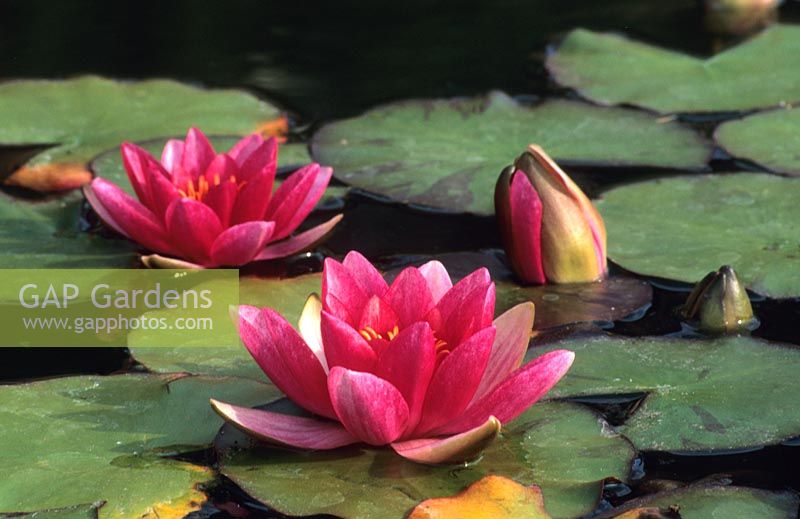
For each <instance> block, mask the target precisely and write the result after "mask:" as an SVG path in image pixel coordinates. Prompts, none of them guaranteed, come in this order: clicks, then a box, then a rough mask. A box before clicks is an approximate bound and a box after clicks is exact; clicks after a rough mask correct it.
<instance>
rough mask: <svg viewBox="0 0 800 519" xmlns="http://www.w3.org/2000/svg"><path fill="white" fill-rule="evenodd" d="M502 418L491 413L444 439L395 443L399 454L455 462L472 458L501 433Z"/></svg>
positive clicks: (436, 462)
mask: <svg viewBox="0 0 800 519" xmlns="http://www.w3.org/2000/svg"><path fill="white" fill-rule="evenodd" d="M500 429H501V424H500V420H498V419H497V418H495V417H494V416H490V417H489V419H488V420H486V422H484V423H483V424H481V425H479V426H477V427H475V428H474V429H470V430H468V431H464V432H463V433H460V434H456V435H453V436H446V437H444V438H418V439H414V440H406V441H402V442H394V443H392V448H393V449H394V450H395V452H396V453H397V454H399V455H400V456H403V457H404V458H406V459H409V460H411V461H415V462H417V463H424V464H426V465H443V464H455V463H464V462H467V461H472V460H474V459H475V458H476V457H478V455H479V454H480V453H481V452H482V451H483V450H484V449H486V447H488V446H489V445H490V444H491V443H492V442H493V441H494V439H495V438H497V435H498V434H500Z"/></svg>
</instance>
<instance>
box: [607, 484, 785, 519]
mask: <svg viewBox="0 0 800 519" xmlns="http://www.w3.org/2000/svg"><path fill="white" fill-rule="evenodd" d="M799 504H800V499H798V496H797V494H796V493H795V492H791V491H785V492H770V491H766V490H759V489H755V488H745V487H736V486H721V485H710V484H705V485H703V484H697V485H691V486H688V487H684V488H679V489H677V490H672V491H668V492H660V493H658V494H654V495H651V496H645V497H642V498H639V499H635V500H633V501H631V502H629V503H626V505H625V506H624V507H620V509H614V510H611V511H610V512H609V513H608V514H602V515H601V516H599V517H598V519H606V518H611V517H616V518H623V517H624V518H626V519H628V518H630V519H635V518H639V519H651V518H653V516H652V515H636V514H635V512H636V509H635V507H640V506H646V507H660V508H662V509H668V508H672V509H674V510H677V512H676V513H675V514H673V515H672V516H671V517H678V518H679V519H706V518H708V517H743V518H744V517H753V518H755V517H758V518H759V519H794V518H795V517H797V507H798V505H799ZM622 510H629V511H627V512H623V513H622V515H617V513H618V512H621V511H622ZM639 510H641V509H639ZM629 514H630V515H629ZM663 517H670V516H669V515H664V516H663Z"/></svg>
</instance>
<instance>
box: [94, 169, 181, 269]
mask: <svg viewBox="0 0 800 519" xmlns="http://www.w3.org/2000/svg"><path fill="white" fill-rule="evenodd" d="M83 192H84V195H85V196H86V200H88V201H89V204H91V206H92V209H94V211H95V212H96V213H97V215H98V216H99V217H100V219H101V220H103V221H104V222H105V223H106V224H107V225H109V226H110V227H111V228H113V229H114V230H116V231H117V232H119V233H120V234H122V235H123V236H126V237H128V238H130V239H131V240H133V241H135V242H136V243H139V244H141V245H142V246H144V247H146V248H147V249H150V250H152V251H157V252H163V253H166V254H176V249H175V248H174V247H173V246H171V245H170V244H169V242H168V240H167V238H166V233H165V232H164V228H163V226H162V225H161V223H160V222H159V221H158V218H157V217H156V216H155V215H154V214H153V213H152V212H151V211H150V209H148V208H146V207H145V206H143V205H142V204H141V203H139V202H138V201H137V200H134V199H133V198H132V197H131V196H130V195H129V194H128V193H126V192H125V191H123V190H122V189H120V188H119V187H118V186H116V185H115V184H113V183H112V182H109V181H108V180H106V179H104V178H95V179H94V180H92V182H91V183H90V184H89V185H87V186H86V187H85V188H84V190H83Z"/></svg>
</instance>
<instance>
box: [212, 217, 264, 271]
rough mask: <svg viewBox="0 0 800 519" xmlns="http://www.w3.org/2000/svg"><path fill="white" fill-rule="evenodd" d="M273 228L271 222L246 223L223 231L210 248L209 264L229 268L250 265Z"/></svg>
mask: <svg viewBox="0 0 800 519" xmlns="http://www.w3.org/2000/svg"><path fill="white" fill-rule="evenodd" d="M274 228H275V224H274V223H273V222H247V223H240V224H239V225H234V226H233V227H229V228H227V229H225V231H223V233H222V234H220V235H219V236H218V237H217V239H216V240H214V244H213V245H212V246H211V262H212V263H213V264H214V265H219V266H231V267H238V266H241V265H244V264H246V263H250V261H251V260H252V259H253V258H254V257H255V256H256V254H257V253H258V252H259V251H260V250H261V249H263V248H264V245H265V244H266V243H267V242H268V241H269V238H270V236H271V235H272V231H273V230H274Z"/></svg>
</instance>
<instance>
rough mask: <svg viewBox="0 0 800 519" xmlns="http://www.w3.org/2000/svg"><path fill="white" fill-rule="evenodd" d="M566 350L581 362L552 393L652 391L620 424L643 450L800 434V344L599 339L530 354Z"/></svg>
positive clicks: (713, 446)
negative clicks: (797, 402)
mask: <svg viewBox="0 0 800 519" xmlns="http://www.w3.org/2000/svg"><path fill="white" fill-rule="evenodd" d="M559 348H566V349H569V350H572V351H574V352H575V363H574V364H573V365H572V368H571V369H570V371H569V372H568V373H567V375H566V376H565V377H564V378H563V379H562V380H561V382H559V384H558V386H556V388H555V389H554V390H553V391H552V392H551V393H550V396H551V397H561V398H567V397H569V398H586V397H596V396H600V395H602V396H620V395H631V394H636V393H646V394H647V397H646V398H645V399H644V401H643V402H642V403H641V405H639V407H638V408H637V409H636V411H635V412H634V413H633V415H632V416H630V417H629V418H628V419H627V420H626V421H625V423H624V424H623V425H622V426H620V427H618V430H619V432H620V433H622V434H624V435H625V436H626V437H627V438H629V439H630V440H631V441H632V442H633V444H634V445H635V446H636V448H637V449H640V450H652V451H712V450H727V449H740V448H751V447H760V446H763V445H769V444H775V443H780V442H782V441H784V440H787V439H789V438H793V437H795V436H798V435H800V409H798V408H797V406H795V405H794V399H795V394H796V392H797V373H798V370H800V350H798V349H797V348H794V347H789V346H784V345H780V344H776V343H769V342H765V341H760V340H757V339H752V338H749V337H726V338H718V339H713V340H705V341H691V340H686V339H653V338H641V339H621V338H613V337H595V338H590V339H583V340H575V341H569V340H567V341H563V342H560V343H558V344H553V345H548V346H547V347H534V348H531V349H530V350H529V351H528V356H529V357H535V356H538V355H541V354H543V353H544V352H545V351H548V350H551V349H559ZM756 417H757V418H756Z"/></svg>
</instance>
